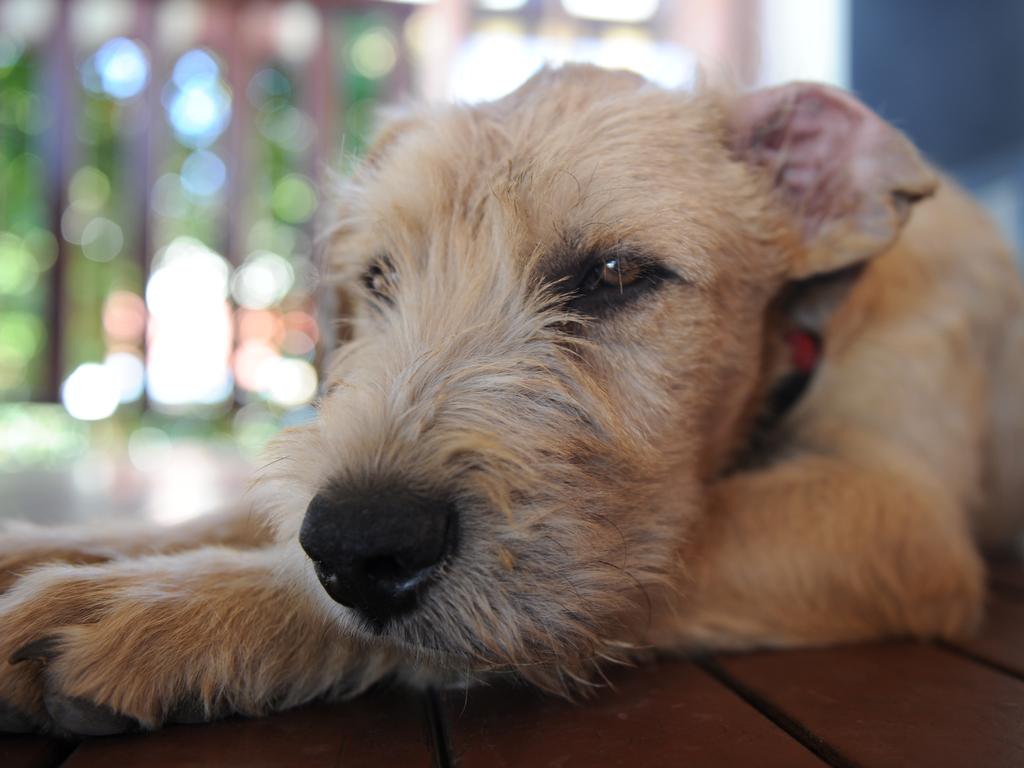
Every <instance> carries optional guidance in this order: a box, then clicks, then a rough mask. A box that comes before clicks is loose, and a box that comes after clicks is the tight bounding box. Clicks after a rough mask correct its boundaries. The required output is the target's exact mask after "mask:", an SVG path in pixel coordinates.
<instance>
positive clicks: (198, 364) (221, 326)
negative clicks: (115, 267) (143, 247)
mask: <svg viewBox="0 0 1024 768" xmlns="http://www.w3.org/2000/svg"><path fill="white" fill-rule="evenodd" d="M229 275H230V269H229V267H228V263H227V261H226V260H225V259H224V257H223V256H221V255H220V254H218V253H215V252H214V251H213V250H211V249H210V248H208V247H207V246H206V245H204V244H203V243H202V242H200V241H198V240H196V239H194V238H187V237H179V238H176V239H175V240H173V241H172V242H171V243H170V244H169V245H168V246H167V247H166V248H164V249H163V251H162V252H161V253H160V254H159V255H158V258H157V260H156V262H155V265H154V270H153V273H152V275H151V276H150V278H149V282H148V284H147V285H146V305H147V306H148V308H149V312H150V316H151V317H150V328H149V347H148V353H149V357H148V361H147V362H148V367H149V376H148V378H147V382H146V386H147V392H148V393H149V396H150V398H151V399H152V400H153V402H154V403H156V404H157V405H158V406H159V405H163V406H169V407H176V406H183V405H188V404H213V403H219V402H222V401H224V400H225V399H227V398H228V397H229V396H230V395H231V390H232V386H233V381H232V378H231V371H230V369H229V367H228V359H229V356H230V354H231V345H232V328H231V311H230V308H229V306H228V304H227V295H228V281H229Z"/></svg>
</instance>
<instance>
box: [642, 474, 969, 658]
mask: <svg viewBox="0 0 1024 768" xmlns="http://www.w3.org/2000/svg"><path fill="white" fill-rule="evenodd" d="M684 560H685V561H686V562H687V564H688V566H689V571H690V573H689V575H690V578H689V579H685V580H684V583H683V587H682V592H683V596H682V602H681V605H680V606H679V610H678V611H677V612H676V613H675V614H674V616H672V617H671V618H668V617H667V618H666V621H665V623H664V625H663V627H662V629H661V631H660V632H659V633H658V637H657V638H655V642H656V643H657V644H658V645H659V646H661V647H663V648H672V647H675V648H679V647H685V648H694V647H698V648H749V647H759V646H799V645H822V644H827V643H835V642H848V641H856V640H864V639H870V638H878V637H883V636H906V635H910V636H918V637H936V636H938V637H947V636H953V635H957V634H959V633H962V632H965V631H968V630H970V629H971V628H972V627H974V626H975V624H976V623H977V622H978V621H979V619H980V616H981V609H982V603H983V593H984V588H983V583H984V578H983V567H982V564H981V561H980V558H979V556H978V554H977V552H976V550H975V547H974V545H973V543H972V541H971V538H970V535H969V533H968V527H967V524H966V521H965V519H964V517H963V513H962V512H961V511H960V510H958V509H957V508H956V505H955V504H953V502H952V500H951V499H949V498H946V497H945V495H944V494H943V493H942V492H941V491H940V490H939V489H938V488H937V487H932V486H931V485H930V484H928V483H927V482H926V481H923V480H920V479H918V480H911V479H909V478H908V477H907V476H905V475H899V476H897V475H895V474H889V473H888V472H887V471H885V470H872V469H867V468H862V467H859V466H856V465H852V464H849V463H846V462H842V461H840V460H836V459H829V458H821V457H813V456H806V457H803V458H798V459H794V460H791V461H788V462H785V463H783V464H779V465H777V466H775V467H772V468H769V469H766V470H763V471H756V472H749V473H742V474H738V475H735V476H733V477H730V478H728V479H726V480H724V481H722V482H720V483H719V484H718V485H717V487H715V488H713V489H712V491H711V499H710V508H709V510H708V513H707V515H706V518H705V519H704V520H703V521H702V522H701V523H700V524H699V527H698V528H697V530H695V531H694V533H693V538H692V540H691V543H690V546H689V547H688V552H687V553H686V555H685V556H684Z"/></svg>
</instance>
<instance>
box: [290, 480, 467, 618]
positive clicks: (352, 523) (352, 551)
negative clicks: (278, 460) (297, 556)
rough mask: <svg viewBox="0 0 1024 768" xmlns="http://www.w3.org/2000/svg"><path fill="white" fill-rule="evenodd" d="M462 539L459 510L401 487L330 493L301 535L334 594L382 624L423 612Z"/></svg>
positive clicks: (314, 507) (317, 503)
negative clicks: (421, 606) (423, 603)
mask: <svg viewBox="0 0 1024 768" xmlns="http://www.w3.org/2000/svg"><path fill="white" fill-rule="evenodd" d="M457 539H458V511H457V509H456V506H455V504H454V503H452V502H451V501H450V500H448V499H437V498H436V497H433V496H431V495H425V494H422V493H419V492H416V491H412V490H410V489H408V488H401V487H390V488H387V489H385V490H378V491H374V490H372V489H365V488H364V489H353V488H340V487H338V488H330V489H329V490H328V491H325V492H324V493H321V494H318V495H317V496H316V497H314V498H313V500H312V501H311V502H310V504H309V507H308V508H307V510H306V516H305V518H304V519H303V522H302V527H301V529H300V531H299V543H300V545H301V546H302V548H303V549H304V550H305V551H306V554H307V555H308V556H309V558H310V560H311V561H312V565H313V569H314V571H315V573H316V576H317V578H318V579H319V580H320V582H321V584H323V586H324V589H325V590H326V591H327V593H328V594H329V595H330V596H331V597H332V598H333V599H334V600H336V601H337V602H339V603H341V604H342V605H345V606H348V607H350V608H355V609H356V610H358V611H359V612H360V613H362V614H363V615H364V617H366V618H369V619H371V620H373V621H375V622H378V623H383V622H385V621H387V620H388V619H390V618H392V617H394V616H397V615H399V614H401V613H406V612H408V611H411V610H413V609H415V608H416V607H417V605H418V604H419V601H420V600H421V598H422V597H423V596H424V594H426V591H427V590H428V589H429V588H430V587H431V585H432V584H433V583H434V582H435V581H436V580H437V578H438V576H439V574H440V570H441V567H442V565H443V564H444V563H446V562H448V561H449V560H450V559H451V557H452V556H453V555H454V552H455V548H456V544H457Z"/></svg>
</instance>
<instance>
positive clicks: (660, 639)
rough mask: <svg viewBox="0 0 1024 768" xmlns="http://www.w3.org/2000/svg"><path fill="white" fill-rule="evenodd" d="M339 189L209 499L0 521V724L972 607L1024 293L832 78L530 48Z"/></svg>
mask: <svg viewBox="0 0 1024 768" xmlns="http://www.w3.org/2000/svg"><path fill="white" fill-rule="evenodd" d="M331 223H332V226H331V231H330V232H329V233H328V235H327V236H326V237H325V243H326V251H327V256H326V259H327V273H328V274H329V277H330V280H331V285H332V286H334V287H335V288H336V289H337V291H336V293H337V296H338V304H339V307H340V308H339V310H338V313H339V316H340V317H341V318H343V319H344V321H345V322H344V324H343V326H342V334H343V335H344V336H346V337H347V339H346V340H345V342H344V343H342V344H340V346H339V347H338V349H337V351H336V353H334V354H333V356H332V357H331V358H330V360H329V363H328V364H327V365H326V366H325V370H326V375H325V381H326V387H325V390H324V392H323V395H322V397H321V399H320V401H319V403H318V407H317V418H316V420H315V421H313V422H311V423H308V424H304V425H301V426H296V427H293V428H290V429H287V430H285V431H284V432H283V433H282V434H281V435H280V437H278V438H277V439H276V440H275V441H274V442H273V443H272V445H271V447H270V449H269V457H268V460H267V462H266V464H265V466H263V468H262V469H260V470H259V471H258V472H257V473H256V475H255V478H254V481H253V484H252V487H251V489H250V491H249V493H248V494H246V496H245V498H244V499H243V500H242V501H241V503H240V504H239V505H238V507H237V509H234V510H232V511H229V512H226V513H223V514H221V515H217V516H212V517H207V518H202V519H200V520H198V521H195V522H193V523H190V524H186V525H184V526H181V527H176V528H166V529H165V528H161V529H159V530H154V529H146V528H144V527H139V528H137V529H127V528H124V527H121V528H119V529H118V530H99V529H92V530H89V529H83V530H44V529H26V528H19V529H13V528H11V529H8V531H7V532H6V533H5V534H4V536H3V538H2V544H0V579H2V581H0V590H3V596H2V597H0V628H2V629H0V657H2V658H3V659H4V660H5V663H4V664H3V667H2V670H0V725H2V729H3V730H6V731H34V730H35V731H43V732H50V733H57V734H64V735H67V734H70V735H75V736H82V735H97V734H110V733H117V732H122V731H127V730H135V729H153V728H157V727H159V726H160V725H161V724H163V723H167V722H179V721H188V722H194V721H206V720H213V719H215V718H219V717H223V716H225V715H228V714H232V713H241V714H244V715H250V716H258V715H262V714H264V713H267V712H269V711H272V710H278V709H284V708H288V707H292V706H295V705H298V704H300V703H303V702H306V701H310V700H312V699H316V698H323V697H327V698H344V697H351V696H355V695H357V694H359V693H360V692H362V691H364V690H366V689H367V688H368V687H370V686H371V685H373V684H375V683H376V682H378V681H380V680H382V679H385V678H387V679H394V680H398V681H400V682H401V683H403V684H408V685H412V686H428V685H429V686H462V685H470V684H472V683H474V682H476V681H480V680H489V679H505V678H508V679H513V680H517V681H523V682H526V683H528V684H531V685H535V686H538V687H540V688H542V689H544V690H546V691H550V692H553V693H556V694H562V695H567V696H573V695H575V694H577V693H579V692H580V691H581V690H585V689H586V688H587V686H589V685H590V684H592V683H593V682H594V681H595V680H600V674H601V669H602V668H603V667H604V665H606V664H611V663H617V662H630V661H634V660H636V659H642V658H644V657H645V656H647V655H649V654H651V653H652V652H656V653H689V652H694V651H699V650H709V649H710V650H718V649H748V648H764V647H774V648H788V647H797V646H821V645H828V644H833V643H847V642H854V641H867V640H872V639H876V638H884V637H897V636H899V637H920V638H947V637H954V636H958V635H962V634H964V633H969V632H970V631H972V629H974V628H975V627H976V626H977V625H978V623H979V621H980V619H981V617H982V608H983V602H984V593H985V588H984V567H983V562H982V559H981V557H980V554H979V552H980V550H981V547H982V545H983V544H984V543H986V542H993V541H1003V542H1005V541H1008V540H1009V537H1010V536H1011V535H1012V534H1013V532H1014V531H1015V530H1016V529H1017V526H1018V524H1019V523H1020V519H1019V518H1020V515H1019V514H1015V513H1019V512H1020V510H1021V506H1022V504H1024V479H1022V478H1024V472H1022V470H1024V466H1022V458H1021V457H1022V455H1024V450H1022V449H1024V408H1022V407H1021V402H1020V396H1019V393H1020V392H1021V391H1024V390H1022V386H1024V291H1022V287H1021V282H1020V280H1019V277H1018V275H1017V273H1016V269H1015V266H1014V261H1013V256H1012V254H1011V253H1010V251H1009V249H1008V248H1007V247H1006V246H1005V245H1004V244H1003V242H1002V241H1001V240H1000V238H999V236H998V235H997V234H996V231H995V228H994V226H993V225H992V224H991V223H990V221H989V220H988V219H987V218H986V217H985V215H984V214H983V213H982V212H981V211H980V210H979V208H978V207H977V206H976V205H975V204H974V203H972V202H971V201H970V199H969V198H968V197H967V196H966V195H965V194H964V193H963V192H961V191H960V190H959V189H958V188H957V187H956V186H955V184H954V183H953V182H951V181H950V180H948V179H945V178H943V177H942V176H941V175H940V174H939V173H938V172H937V171H936V170H934V169H933V168H931V167H930V166H929V165H928V164H927V163H926V162H925V161H924V160H923V159H922V158H921V156H920V155H919V153H918V152H917V150H916V149H915V148H914V147H913V146H912V144H911V143H910V142H909V141H908V140H907V139H906V138H905V137H904V136H903V135H902V134H900V133H899V131H897V130H896V129H895V128H894V127H892V126H891V125H889V124H887V123H885V122H884V121H883V120H882V119H881V118H879V117H878V116H877V115H875V114H874V113H872V112H871V111H870V110H869V109H867V108H866V107H865V106H863V105H862V104H861V103H859V102H858V101H857V100H856V99H855V98H853V97H852V96H851V95H849V94H847V93H844V92H842V91H840V90H836V89H832V88H829V87H825V86H821V85H814V84H807V83H796V84H791V85H786V86H782V87H778V88H773V89H768V90H763V91H757V92H754V93H750V94H736V93H733V92H730V91H728V90H725V89H720V88H716V87H712V86H702V87H700V88H697V89H696V90H695V91H694V92H690V93H680V92H669V91H665V90H662V89H660V88H658V87H656V86H654V85H652V84H650V83H647V82H645V81H644V80H643V79H641V78H640V77H638V76H636V75H633V74H630V73H626V72H611V71H604V70H600V69H597V68H593V67H588V66H582V65H577V66H568V67H565V68H562V69H557V70H544V71H542V72H540V73H539V74H537V75H535V76H534V77H533V78H532V79H530V80H529V81H528V82H527V83H526V84H524V85H523V86H521V87H520V88H519V89H518V90H517V91H515V92H514V93H512V94H511V95H509V96H507V97H505V98H503V99H500V100H498V101H495V102H492V103H485V104H481V105H478V106H444V107H433V108H424V109H422V110H418V111H417V110H413V111H411V112H408V113H406V114H402V115H399V116H397V117H393V118H392V119H391V120H390V121H389V122H387V123H386V124H385V125H384V126H383V127H382V129H381V130H380V132H379V135H378V137H377V139H376V142H375V143H374V144H373V146H372V149H371V150H370V152H369V153H368V155H367V157H366V158H365V160H364V161H363V163H362V165H361V167H360V168H359V169H358V170H357V171H356V173H355V174H354V176H353V177H352V178H351V179H350V180H348V181H347V182H345V184H344V185H343V188H342V189H341V190H340V193H339V195H338V204H337V210H336V212H335V213H334V214H333V216H332V222H331Z"/></svg>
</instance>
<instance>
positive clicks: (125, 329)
mask: <svg viewBox="0 0 1024 768" xmlns="http://www.w3.org/2000/svg"><path fill="white" fill-rule="evenodd" d="M103 331H104V332H105V333H106V335H107V338H108V339H110V340H111V341H113V342H115V343H122V344H139V343H140V342H141V341H142V338H143V336H144V334H145V332H146V305H145V303H144V302H143V301H142V297H141V296H139V295H138V294H135V293H132V292H131V291H113V292H112V293H111V294H110V295H109V296H107V300H106V302H104V305H103Z"/></svg>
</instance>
